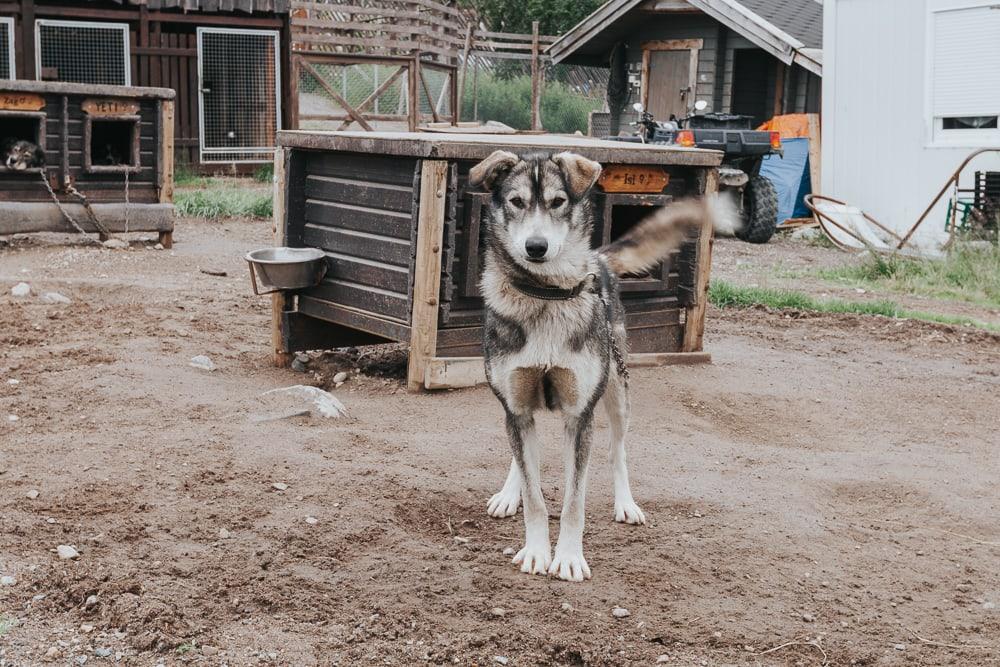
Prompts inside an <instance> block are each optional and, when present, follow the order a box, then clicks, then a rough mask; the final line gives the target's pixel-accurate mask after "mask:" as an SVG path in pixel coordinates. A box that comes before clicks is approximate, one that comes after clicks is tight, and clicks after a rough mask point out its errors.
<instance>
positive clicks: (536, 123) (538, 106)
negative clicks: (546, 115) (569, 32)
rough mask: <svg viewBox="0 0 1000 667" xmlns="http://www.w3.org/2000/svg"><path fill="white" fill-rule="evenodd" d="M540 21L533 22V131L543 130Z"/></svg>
mask: <svg viewBox="0 0 1000 667" xmlns="http://www.w3.org/2000/svg"><path fill="white" fill-rule="evenodd" d="M539 53H541V51H540V49H539V45H538V21H532V22H531V129H532V130H535V131H536V132H537V131H539V130H541V129H542V68H541V63H540V62H539V59H538V56H539Z"/></svg>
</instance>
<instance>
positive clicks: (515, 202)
mask: <svg viewBox="0 0 1000 667" xmlns="http://www.w3.org/2000/svg"><path fill="white" fill-rule="evenodd" d="M510 205H511V206H513V207H514V208H524V200H523V199H521V198H520V197H511V198H510Z"/></svg>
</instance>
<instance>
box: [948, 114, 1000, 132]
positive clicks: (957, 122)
mask: <svg viewBox="0 0 1000 667" xmlns="http://www.w3.org/2000/svg"><path fill="white" fill-rule="evenodd" d="M941 128H942V129H945V130H995V129H997V117H996V116H950V117H948V118H942V119H941Z"/></svg>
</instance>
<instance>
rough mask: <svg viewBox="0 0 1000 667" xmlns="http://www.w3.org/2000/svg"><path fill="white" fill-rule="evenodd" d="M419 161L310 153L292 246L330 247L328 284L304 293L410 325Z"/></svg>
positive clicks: (291, 238)
mask: <svg viewBox="0 0 1000 667" xmlns="http://www.w3.org/2000/svg"><path fill="white" fill-rule="evenodd" d="M417 167H418V161H417V160H416V159H414V158H396V157H388V156H375V155H360V154H356V155H344V154H333V153H314V154H309V155H308V157H307V158H306V166H305V182H304V192H303V198H304V215H303V219H304V222H303V223H301V224H297V223H296V221H294V220H293V221H291V224H293V225H295V228H296V229H295V234H290V235H289V238H288V242H289V244H290V245H305V246H310V247H316V248H321V249H323V250H324V251H325V252H326V253H327V255H328V257H329V258H330V261H329V262H328V265H329V268H328V270H327V274H326V277H325V278H324V280H323V283H322V284H321V285H319V286H318V287H315V288H313V289H310V290H307V291H306V292H304V296H306V297H310V298H312V299H317V300H323V301H329V302H333V303H335V304H338V305H341V306H346V307H349V308H352V309H355V310H357V311H364V312H367V313H370V314H372V315H375V316H378V317H380V318H386V319H391V320H393V321H395V322H397V323H400V324H408V323H409V318H410V299H411V290H412V284H411V280H412V275H413V274H412V267H413V261H414V259H413V251H414V242H413V235H414V232H415V228H416V225H415V216H416V214H417V205H416V202H415V200H414V198H415V196H416V192H418V191H419V190H418V188H417V187H416V186H415V182H414V179H415V174H417Z"/></svg>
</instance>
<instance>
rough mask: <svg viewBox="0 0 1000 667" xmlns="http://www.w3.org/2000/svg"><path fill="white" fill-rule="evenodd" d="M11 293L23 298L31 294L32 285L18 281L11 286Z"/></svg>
mask: <svg viewBox="0 0 1000 667" xmlns="http://www.w3.org/2000/svg"><path fill="white" fill-rule="evenodd" d="M10 293H11V296H14V297H17V298H18V299H23V298H24V297H26V296H30V295H31V285H29V284H28V283H18V284H16V285H14V286H13V287H11V288H10Z"/></svg>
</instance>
